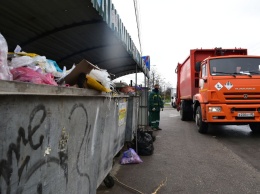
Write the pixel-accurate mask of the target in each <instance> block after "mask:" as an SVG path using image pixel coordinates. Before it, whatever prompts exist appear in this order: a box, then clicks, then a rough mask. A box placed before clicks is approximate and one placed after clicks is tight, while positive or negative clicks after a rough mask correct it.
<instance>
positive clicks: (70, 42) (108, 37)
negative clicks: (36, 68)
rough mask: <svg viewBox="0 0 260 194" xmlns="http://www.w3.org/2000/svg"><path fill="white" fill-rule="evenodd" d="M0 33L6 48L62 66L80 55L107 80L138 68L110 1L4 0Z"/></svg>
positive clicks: (140, 68)
mask: <svg viewBox="0 0 260 194" xmlns="http://www.w3.org/2000/svg"><path fill="white" fill-rule="evenodd" d="M0 33H1V34H2V35H3V36H4V37H5V39H6V41H7V44H8V50H9V52H12V51H14V49H15V47H16V46H17V45H20V46H21V47H22V50H23V51H25V52H28V53H36V54H39V55H42V56H46V58H48V59H52V60H55V61H56V62H57V63H58V65H59V66H60V67H61V68H62V67H63V66H66V67H67V69H70V68H71V67H72V65H73V64H77V63H79V62H80V61H81V60H83V59H86V60H88V61H89V62H91V63H93V64H95V65H97V66H98V67H99V68H101V69H106V70H107V71H108V73H111V74H114V75H115V76H114V77H112V79H114V78H117V77H121V76H123V75H127V74H131V73H135V72H136V69H137V72H143V73H144V74H145V75H146V76H147V77H149V72H148V69H147V68H146V66H145V64H144V62H143V61H142V59H141V56H140V54H139V52H138V50H137V49H136V47H135V45H134V43H133V41H132V40H131V37H130V36H129V34H128V33H127V31H126V29H125V27H124V25H123V24H122V22H121V20H120V18H119V16H118V15H117V13H116V10H115V9H114V6H113V4H112V2H111V0H73V1H72V0H33V1H32V0H23V1H21V0H8V1H3V2H1V6H0Z"/></svg>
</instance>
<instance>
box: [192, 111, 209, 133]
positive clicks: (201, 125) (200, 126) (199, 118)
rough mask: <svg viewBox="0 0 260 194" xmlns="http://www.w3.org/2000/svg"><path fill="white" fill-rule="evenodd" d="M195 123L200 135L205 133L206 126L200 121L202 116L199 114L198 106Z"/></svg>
mask: <svg viewBox="0 0 260 194" xmlns="http://www.w3.org/2000/svg"><path fill="white" fill-rule="evenodd" d="M195 122H196V125H197V127H198V131H199V132H200V133H207V131H208V124H207V123H206V122H203V121H202V114H201V108H200V106H198V107H197V109H196V115H195Z"/></svg>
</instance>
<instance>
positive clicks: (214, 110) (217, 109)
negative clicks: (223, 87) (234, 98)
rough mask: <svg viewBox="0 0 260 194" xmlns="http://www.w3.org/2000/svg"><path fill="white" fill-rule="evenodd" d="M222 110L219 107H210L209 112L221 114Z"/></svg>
mask: <svg viewBox="0 0 260 194" xmlns="http://www.w3.org/2000/svg"><path fill="white" fill-rule="evenodd" d="M221 111H222V108H221V107H220V106H211V107H209V112H221Z"/></svg>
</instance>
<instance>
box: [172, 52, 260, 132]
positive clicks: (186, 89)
mask: <svg viewBox="0 0 260 194" xmlns="http://www.w3.org/2000/svg"><path fill="white" fill-rule="evenodd" d="M175 72H176V73H177V87H176V96H177V98H176V106H177V110H178V111H180V116H181V120H183V121H186V120H195V122H196V126H197V128H198V131H199V132H200V133H206V132H207V130H208V125H209V124H210V125H217V124H223V125H249V126H250V128H251V130H252V131H253V132H260V56H250V55H247V49H243V48H234V49H222V48H214V49H192V50H190V55H189V56H188V57H187V58H186V59H185V61H184V62H183V63H178V65H177V67H176V70H175Z"/></svg>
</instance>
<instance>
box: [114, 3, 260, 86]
mask: <svg viewBox="0 0 260 194" xmlns="http://www.w3.org/2000/svg"><path fill="white" fill-rule="evenodd" d="M112 3H113V4H114V6H115V9H116V10H117V12H118V14H119V17H120V18H121V20H122V22H123V24H124V26H125V28H126V30H127V31H128V33H129V35H130V36H131V38H132V40H133V41H134V43H135V45H136V47H137V48H138V50H139V52H140V53H141V54H142V56H147V55H149V56H150V63H151V68H152V69H154V70H155V71H157V72H158V74H159V75H161V77H162V78H165V82H166V83H168V85H169V86H170V87H176V82H177V75H176V73H175V69H176V66H177V64H178V63H182V62H183V61H184V60H185V59H186V58H187V57H188V55H189V52H190V49H196V48H204V49H213V48H215V47H222V48H235V47H236V48H246V49H248V54H249V55H260V1H259V0H218V1H212V0H160V1H158V0H137V7H138V14H139V29H140V30H139V31H140V34H139V35H140V40H141V49H140V46H139V45H140V43H139V38H138V30H137V24H136V16H135V9H134V0H112ZM131 79H132V80H133V81H135V74H132V75H128V76H124V77H120V78H118V79H117V80H115V81H119V80H121V81H125V82H127V83H130V82H129V80H131ZM137 80H138V81H137V82H138V84H141V83H142V82H143V81H144V75H143V74H142V73H139V74H138V75H137Z"/></svg>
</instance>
